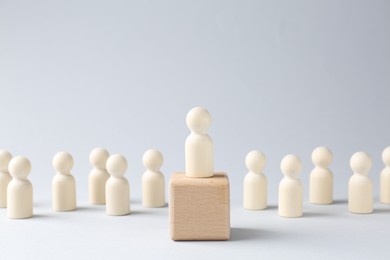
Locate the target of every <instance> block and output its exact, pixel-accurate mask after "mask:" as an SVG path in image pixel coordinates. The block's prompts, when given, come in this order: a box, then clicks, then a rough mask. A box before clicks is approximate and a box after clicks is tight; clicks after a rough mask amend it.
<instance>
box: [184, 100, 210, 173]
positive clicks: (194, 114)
mask: <svg viewBox="0 0 390 260" xmlns="http://www.w3.org/2000/svg"><path fill="white" fill-rule="evenodd" d="M186 122H187V126H188V128H189V129H190V130H191V134H190V135H189V136H188V137H187V139H186V142H185V174H186V176H188V177H195V178H203V177H211V176H213V175H214V151H213V149H214V148H213V141H212V140H211V137H210V136H209V135H208V134H207V130H208V128H209V127H210V124H211V116H210V113H209V112H208V111H207V110H206V109H205V108H201V107H195V108H193V109H191V110H190V111H189V112H188V114H187V117H186Z"/></svg>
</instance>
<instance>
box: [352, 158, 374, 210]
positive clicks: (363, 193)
mask: <svg viewBox="0 0 390 260" xmlns="http://www.w3.org/2000/svg"><path fill="white" fill-rule="evenodd" d="M349 165H350V166H351V169H352V171H353V175H352V176H351V178H350V179H349V183H348V209H349V211H350V212H352V213H360V214H367V213H372V211H373V191H372V181H371V179H370V177H369V176H368V172H369V171H370V170H371V167H372V160H371V157H370V156H369V155H368V154H367V153H365V152H357V153H354V154H353V155H352V157H351V160H350V163H349Z"/></svg>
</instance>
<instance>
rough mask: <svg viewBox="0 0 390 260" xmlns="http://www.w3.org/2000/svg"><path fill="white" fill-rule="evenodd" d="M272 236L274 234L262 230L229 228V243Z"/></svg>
mask: <svg viewBox="0 0 390 260" xmlns="http://www.w3.org/2000/svg"><path fill="white" fill-rule="evenodd" d="M274 235H275V233H273V232H270V231H268V230H262V229H250V228H231V229H230V239H229V241H242V240H257V239H263V238H269V237H270V236H274Z"/></svg>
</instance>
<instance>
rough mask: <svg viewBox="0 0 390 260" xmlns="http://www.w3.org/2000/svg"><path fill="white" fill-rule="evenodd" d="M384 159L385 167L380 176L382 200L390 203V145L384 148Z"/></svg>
mask: <svg viewBox="0 0 390 260" xmlns="http://www.w3.org/2000/svg"><path fill="white" fill-rule="evenodd" d="M382 161H383V163H384V164H385V168H384V169H383V170H382V172H381V177H380V201H381V202H382V203H386V204H390V146H389V147H386V149H384V150H383V152H382Z"/></svg>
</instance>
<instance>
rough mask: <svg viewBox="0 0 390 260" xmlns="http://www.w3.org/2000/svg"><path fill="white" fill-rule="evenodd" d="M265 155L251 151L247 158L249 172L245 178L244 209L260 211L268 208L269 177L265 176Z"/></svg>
mask: <svg viewBox="0 0 390 260" xmlns="http://www.w3.org/2000/svg"><path fill="white" fill-rule="evenodd" d="M265 163H266V158H265V155H264V154H263V153H262V152H259V151H256V150H255V151H251V152H249V153H248V154H247V156H246V158H245V164H246V167H247V168H248V170H249V172H248V173H247V174H246V175H245V178H244V208H245V209H250V210H259V209H265V208H267V177H266V176H265V175H264V174H263V169H264V166H265Z"/></svg>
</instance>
